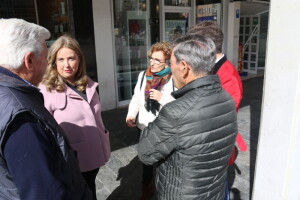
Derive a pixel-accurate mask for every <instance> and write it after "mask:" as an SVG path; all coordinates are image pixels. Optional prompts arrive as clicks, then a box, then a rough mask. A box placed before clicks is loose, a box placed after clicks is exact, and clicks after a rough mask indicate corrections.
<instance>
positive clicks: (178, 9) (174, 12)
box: [161, 0, 194, 42]
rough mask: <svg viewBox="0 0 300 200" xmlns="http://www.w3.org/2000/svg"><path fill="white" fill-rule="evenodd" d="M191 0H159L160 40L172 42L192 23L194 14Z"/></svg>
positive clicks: (183, 33) (184, 32)
mask: <svg viewBox="0 0 300 200" xmlns="http://www.w3.org/2000/svg"><path fill="white" fill-rule="evenodd" d="M193 3H194V1H191V0H184V1H183V0H181V1H179V0H175V1H174V0H172V1H170V0H165V1H164V2H162V1H161V7H162V12H161V22H162V23H161V30H162V32H161V38H162V41H167V42H173V41H174V40H176V39H177V38H179V37H180V36H182V35H185V34H186V32H187V29H188V28H189V27H190V26H191V25H193V24H194V20H192V19H194V17H193V16H194V15H193V10H192V7H191V5H192V4H193Z"/></svg>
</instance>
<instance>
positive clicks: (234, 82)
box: [187, 21, 247, 198]
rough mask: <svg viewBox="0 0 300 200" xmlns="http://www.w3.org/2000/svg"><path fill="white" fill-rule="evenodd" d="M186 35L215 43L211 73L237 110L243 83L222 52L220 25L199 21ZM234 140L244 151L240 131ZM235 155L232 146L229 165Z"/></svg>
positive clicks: (244, 147)
mask: <svg viewBox="0 0 300 200" xmlns="http://www.w3.org/2000/svg"><path fill="white" fill-rule="evenodd" d="M187 35H191V36H192V35H201V36H205V37H209V38H211V39H212V40H213V42H214V43H215V45H216V63H215V67H214V69H213V71H212V73H213V74H217V75H218V76H219V78H220V81H221V85H222V87H223V89H224V90H225V91H226V92H228V93H229V95H230V96H231V97H232V98H233V100H234V102H235V107H236V111H238V109H239V106H240V103H241V100H242V96H243V85H242V81H241V78H240V76H239V73H238V71H237V70H236V68H235V67H234V66H233V64H231V63H230V61H229V60H227V57H226V55H225V54H223V53H222V44H223V32H222V30H221V28H220V26H219V25H218V24H217V23H215V22H207V21H206V22H200V23H198V24H196V25H195V26H193V27H191V28H190V29H189V30H188V32H187ZM236 142H237V144H238V146H239V148H240V150H241V151H246V149H247V146H246V144H245V142H244V140H243V138H242V136H241V135H240V133H238V134H237V137H236ZM235 157H236V152H235V148H234V149H233V151H232V154H231V157H230V160H229V163H228V164H229V166H231V165H233V163H234V160H235ZM228 195H229V194H228ZM228 198H229V196H228Z"/></svg>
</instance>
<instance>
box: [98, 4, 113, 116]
mask: <svg viewBox="0 0 300 200" xmlns="http://www.w3.org/2000/svg"><path fill="white" fill-rule="evenodd" d="M111 3H112V2H111V1H110V0H101V1H99V0H93V17H94V32H95V46H96V61H97V74H98V82H99V84H100V87H99V91H100V100H101V106H102V110H110V109H113V108H116V107H117V94H116V81H115V67H114V53H113V51H114V48H113V47H114V44H113V32H112V30H113V27H112V20H113V19H112V14H111V13H112V9H111Z"/></svg>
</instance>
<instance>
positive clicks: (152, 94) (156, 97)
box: [150, 89, 162, 101]
mask: <svg viewBox="0 0 300 200" xmlns="http://www.w3.org/2000/svg"><path fill="white" fill-rule="evenodd" d="M161 97H162V93H161V92H160V91H158V90H155V89H150V99H154V100H156V101H159V100H160V99H161Z"/></svg>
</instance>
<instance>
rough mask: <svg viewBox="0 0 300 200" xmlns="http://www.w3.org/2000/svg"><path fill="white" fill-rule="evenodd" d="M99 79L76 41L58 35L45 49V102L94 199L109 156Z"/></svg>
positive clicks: (43, 82)
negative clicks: (90, 73)
mask: <svg viewBox="0 0 300 200" xmlns="http://www.w3.org/2000/svg"><path fill="white" fill-rule="evenodd" d="M97 86H98V83H96V82H94V81H92V80H91V79H90V78H89V77H87V75H86V65H85V59H84V56H83V53H82V51H81V49H80V46H79V44H78V42H77V41H76V40H75V39H73V38H71V37H70V36H61V37H59V38H58V39H57V40H56V41H55V42H54V43H53V44H52V46H51V48H50V49H49V53H48V67H47V71H46V74H45V76H44V79H43V81H42V84H41V85H40V86H39V87H40V89H41V92H42V93H43V95H44V100H45V102H44V104H45V107H46V108H47V109H48V110H49V112H50V113H51V114H52V115H53V116H54V118H55V119H56V121H57V122H58V124H59V125H60V127H61V128H62V129H63V130H64V132H65V133H66V136H67V138H68V140H69V142H70V145H71V147H72V148H73V149H74V150H75V151H76V153H77V157H78V160H79V167H80V170H81V173H82V175H83V177H84V178H85V180H86V182H87V183H88V185H89V186H90V188H91V189H92V191H93V193H94V199H96V187H95V179H96V176H97V173H98V171H99V168H100V167H101V166H103V165H104V164H105V162H107V161H108V159H109V157H110V143H109V134H108V132H107V130H106V129H105V126H104V124H103V121H102V118H101V106H100V100H99V95H98V93H97V91H96V87H97Z"/></svg>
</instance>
